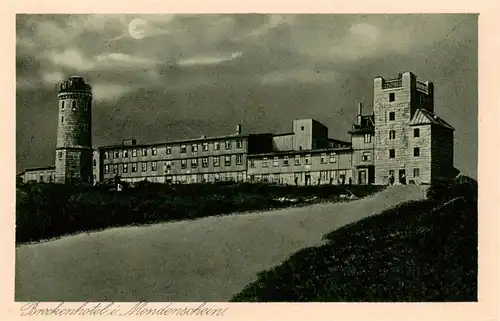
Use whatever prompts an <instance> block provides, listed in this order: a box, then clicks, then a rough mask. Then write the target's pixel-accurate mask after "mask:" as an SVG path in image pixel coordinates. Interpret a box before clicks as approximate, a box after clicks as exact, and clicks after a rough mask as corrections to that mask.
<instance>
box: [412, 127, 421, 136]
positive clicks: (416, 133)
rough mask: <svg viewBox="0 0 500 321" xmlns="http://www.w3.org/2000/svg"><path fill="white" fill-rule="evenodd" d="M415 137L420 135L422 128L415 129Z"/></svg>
mask: <svg viewBox="0 0 500 321" xmlns="http://www.w3.org/2000/svg"><path fill="white" fill-rule="evenodd" d="M413 137H420V128H415V129H413Z"/></svg>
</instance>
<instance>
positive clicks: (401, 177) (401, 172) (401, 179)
mask: <svg viewBox="0 0 500 321" xmlns="http://www.w3.org/2000/svg"><path fill="white" fill-rule="evenodd" d="M399 183H400V184H406V171H405V170H404V169H400V170H399Z"/></svg>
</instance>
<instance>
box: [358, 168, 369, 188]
mask: <svg viewBox="0 0 500 321" xmlns="http://www.w3.org/2000/svg"><path fill="white" fill-rule="evenodd" d="M358 175H359V184H360V185H365V184H366V183H367V182H366V170H360V171H359V174H358Z"/></svg>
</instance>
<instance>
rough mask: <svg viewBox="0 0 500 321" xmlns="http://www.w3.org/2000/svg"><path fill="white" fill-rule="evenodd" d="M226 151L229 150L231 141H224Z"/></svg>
mask: <svg viewBox="0 0 500 321" xmlns="http://www.w3.org/2000/svg"><path fill="white" fill-rule="evenodd" d="M226 149H231V141H230V140H228V141H226Z"/></svg>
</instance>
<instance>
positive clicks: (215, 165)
mask: <svg viewBox="0 0 500 321" xmlns="http://www.w3.org/2000/svg"><path fill="white" fill-rule="evenodd" d="M212 162H213V163H214V167H219V166H220V157H219V156H214V158H212Z"/></svg>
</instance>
